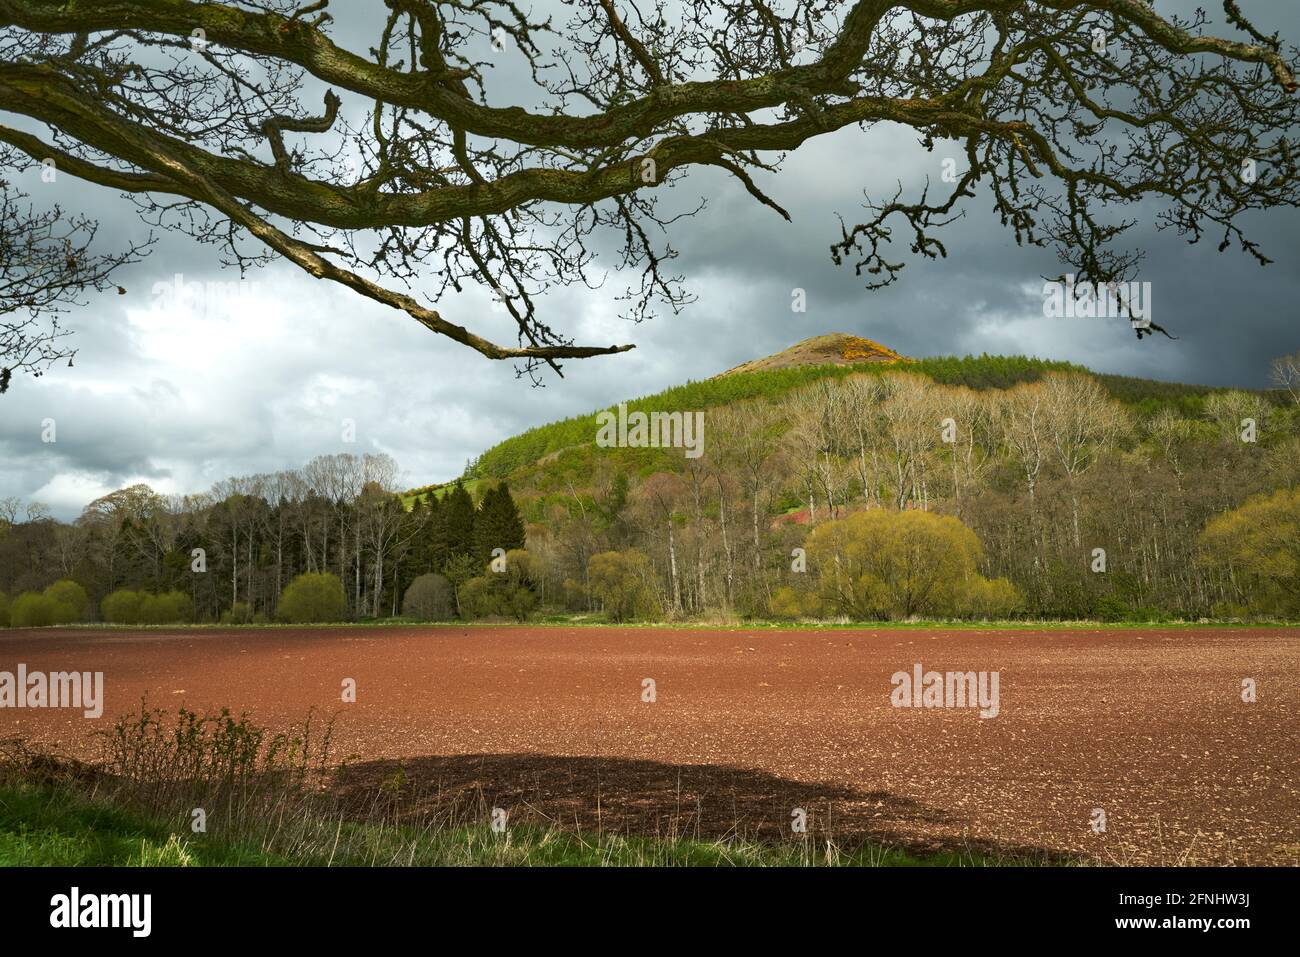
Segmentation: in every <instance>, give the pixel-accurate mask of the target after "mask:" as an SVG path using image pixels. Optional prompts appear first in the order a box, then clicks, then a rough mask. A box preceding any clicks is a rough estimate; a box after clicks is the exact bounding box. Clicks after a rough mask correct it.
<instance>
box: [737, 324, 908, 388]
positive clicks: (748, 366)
mask: <svg viewBox="0 0 1300 957" xmlns="http://www.w3.org/2000/svg"><path fill="white" fill-rule="evenodd" d="M912 361H914V360H912V359H909V358H908V357H907V356H904V355H900V354H899V353H897V352H895V351H894V350H893V349H890V348H889V347H887V346H882V345H881V344H880V343H878V342H873V341H872V340H870V339H863V338H862V337H861V336H851V335H849V334H848V333H846V332H831V333H827V334H825V335H821V336H813V337H812V338H810V339H804V340H803V341H802V342H796V343H795V344H794V345H792V346H791V347H790V348H788V349H782V350H781V351H780V352H777V353H775V354H773V355H770V356H766V357H764V358H762V359H751V360H750V361H749V362H743V363H741V364H740V365H738V366H736V367H735V368H734V369H728V370H727V371H726V372H721V373H719V374H718V375H716V376H714V377H713V378H715V379H721V378H722V377H723V376H729V375H737V374H741V373H745V372H765V371H768V370H771V369H790V368H794V367H796V366H825V365H830V366H851V365H861V364H864V363H886V364H893V363H899V362H912Z"/></svg>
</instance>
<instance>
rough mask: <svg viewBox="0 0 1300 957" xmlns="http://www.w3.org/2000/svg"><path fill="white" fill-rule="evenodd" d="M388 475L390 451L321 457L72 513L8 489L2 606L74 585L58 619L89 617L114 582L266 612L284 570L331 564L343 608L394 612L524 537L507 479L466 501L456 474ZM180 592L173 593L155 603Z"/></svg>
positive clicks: (131, 491) (214, 615)
mask: <svg viewBox="0 0 1300 957" xmlns="http://www.w3.org/2000/svg"><path fill="white" fill-rule="evenodd" d="M397 475H398V468H397V464H396V462H394V460H393V459H392V458H391V457H389V456H387V455H370V454H366V455H352V454H346V453H345V454H337V455H322V456H318V457H316V458H314V459H312V460H311V461H310V462H309V463H308V464H307V465H306V466H305V467H303V468H302V469H293V470H285V471H280V472H275V473H271V474H261V475H251V476H244V477H236V478H230V479H226V480H224V481H221V482H218V483H216V484H215V485H214V486H213V487H212V488H211V489H210V490H209V491H208V492H205V493H202V494H197V495H164V494H160V493H158V492H156V491H154V490H153V489H151V488H149V487H148V486H147V485H133V486H131V487H129V488H124V489H121V490H118V491H115V492H112V493H110V494H108V495H105V496H103V497H101V498H98V499H96V500H95V501H93V502H91V503H90V504H89V505H87V506H86V508H85V509H84V510H83V511H82V513H81V515H80V516H79V517H78V518H77V519H76V520H75V521H73V522H60V521H57V520H55V519H53V518H51V517H50V516H49V514H48V510H47V509H45V508H44V507H42V506H39V505H35V504H33V505H27V506H24V505H23V503H22V502H19V501H17V500H15V499H8V500H5V501H4V502H0V593H4V594H6V595H7V596H8V598H7V600H6V601H5V605H6V607H8V608H9V609H10V611H11V612H12V609H13V607H14V603H15V602H16V601H17V599H19V598H21V597H22V596H23V595H24V594H29V593H30V594H43V591H44V590H45V589H47V588H49V587H50V586H51V585H53V584H54V583H56V582H63V581H67V582H74V583H76V586H77V587H78V588H80V589H81V590H82V591H83V592H84V595H85V602H84V606H83V605H82V603H75V610H76V612H77V614H76V615H75V616H74V617H73V618H71V619H69V618H68V617H67V614H66V613H65V612H63V611H61V612H60V613H59V617H60V618H63V619H64V620H80V619H81V618H82V617H86V616H87V615H89V616H92V617H93V616H96V615H98V612H99V611H100V610H101V609H100V605H101V603H102V602H103V600H104V599H106V598H108V597H110V596H113V595H115V594H117V593H131V594H135V595H138V596H141V597H139V598H137V599H133V598H130V597H129V596H128V597H126V598H123V599H121V600H122V601H124V602H125V603H126V604H127V605H130V604H131V602H133V601H135V602H136V603H137V604H139V603H141V602H143V601H144V599H145V598H149V599H152V600H153V601H154V603H155V605H157V606H158V607H159V608H160V609H161V608H162V607H163V605H166V604H167V602H171V603H172V604H171V605H168V606H167V607H168V609H169V610H170V611H169V613H168V614H169V616H170V617H171V618H173V619H175V618H181V619H194V620H199V621H219V620H221V619H222V618H223V617H225V618H226V619H227V620H231V618H232V617H233V620H236V621H247V620H253V619H254V618H265V619H267V620H274V619H275V618H276V617H277V613H278V612H279V610H280V604H281V600H282V597H283V595H284V593H285V590H286V589H287V587H288V585H289V583H290V582H291V581H293V580H294V579H295V578H297V577H298V576H301V575H321V574H328V575H331V576H334V577H335V578H336V579H337V580H338V581H339V582H340V584H341V586H342V590H343V607H342V615H343V616H344V617H347V618H353V619H362V618H379V617H385V616H391V615H395V614H397V613H398V612H399V611H400V606H401V599H402V595H403V594H404V592H405V590H406V588H407V587H408V586H409V585H410V583H411V582H412V581H413V580H414V579H415V578H416V577H418V576H420V575H422V574H429V573H438V574H445V575H447V576H449V578H451V579H452V580H456V581H464V580H468V579H469V578H471V577H474V574H476V573H477V572H478V571H479V570H481V567H482V566H483V565H485V564H486V563H487V562H488V560H489V559H490V558H491V556H492V551H493V549H496V548H500V549H502V550H503V552H504V551H508V550H511V549H522V548H523V547H524V544H525V542H524V529H523V523H522V521H521V519H520V517H519V512H518V509H517V507H516V505H515V502H514V499H513V497H512V496H511V494H510V491H509V489H508V488H507V487H506V486H505V484H504V483H501V484H487V483H484V485H483V493H482V495H481V496H480V498H479V499H478V500H477V501H476V500H475V499H474V498H473V497H472V496H471V495H470V493H469V492H468V491H467V490H466V488H465V487H464V486H463V485H462V484H459V483H458V484H457V485H455V486H454V487H452V488H451V489H450V490H449V491H448V492H446V493H445V494H443V495H441V496H435V495H426V496H423V497H421V498H417V499H416V500H415V501H414V502H411V501H408V500H404V499H403V496H402V495H401V494H399V492H398V489H397V484H396V480H397ZM177 595H179V596H181V598H182V599H183V601H181V602H180V603H179V604H175V603H176V602H177V600H178V599H176V598H175V597H172V598H169V599H167V602H162V603H161V604H160V603H159V602H160V599H161V598H162V596H177ZM32 600H33V599H28V601H29V602H30V601H32ZM109 605H110V610H115V609H114V607H113V605H114V603H113V602H110V603H109ZM61 607H63V608H65V609H66V607H68V606H67V603H66V602H64V604H63V606H61ZM139 614H141V615H144V618H143V619H142V620H146V621H147V620H149V617H148V615H147V614H145V613H144V612H139ZM157 614H158V615H163V614H164V612H163V611H159V612H158V613H157Z"/></svg>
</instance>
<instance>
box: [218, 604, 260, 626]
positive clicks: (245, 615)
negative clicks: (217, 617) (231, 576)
mask: <svg viewBox="0 0 1300 957" xmlns="http://www.w3.org/2000/svg"><path fill="white" fill-rule="evenodd" d="M252 620H253V606H252V605H250V604H249V603H248V602H246V601H237V602H235V603H234V604H233V605H231V606H230V608H228V609H227V610H226V611H223V612H222V613H221V624H223V625H247V624H249V623H250V622H252Z"/></svg>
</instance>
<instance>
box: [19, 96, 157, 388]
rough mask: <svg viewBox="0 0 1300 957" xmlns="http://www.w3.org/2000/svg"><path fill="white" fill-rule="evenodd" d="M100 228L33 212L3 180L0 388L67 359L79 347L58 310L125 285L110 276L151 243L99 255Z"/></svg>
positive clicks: (57, 213)
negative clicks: (72, 343) (15, 377)
mask: <svg viewBox="0 0 1300 957" xmlns="http://www.w3.org/2000/svg"><path fill="white" fill-rule="evenodd" d="M2 106H3V103H2V102H0V107H2ZM8 152H9V151H6V150H3V149H0V170H3V168H4V167H5V166H6V165H12V164H11V163H6V162H5V160H6V158H7V153H8ZM8 158H12V157H8ZM97 231H98V226H97V224H96V223H94V222H93V221H91V220H89V219H87V218H85V217H83V216H71V217H69V216H65V215H64V213H63V210H61V209H60V208H59V207H57V206H55V207H52V208H50V209H47V210H42V211H38V210H36V209H35V208H34V207H32V206H30V205H28V204H27V203H26V197H25V196H24V195H23V194H21V193H17V192H15V191H14V190H13V189H11V188H10V185H9V184H8V183H7V182H5V181H4V180H3V179H0V394H3V393H5V392H7V391H8V390H9V383H10V381H11V379H12V377H13V375H14V373H15V372H28V373H30V374H31V375H32V376H33V377H38V378H39V377H40V376H42V375H44V374H45V371H46V370H47V369H49V367H50V366H52V365H53V364H54V363H55V362H60V361H62V360H64V359H66V360H67V361H68V365H71V364H72V360H73V357H74V356H76V354H77V350H76V349H74V348H72V347H71V346H70V345H69V343H68V342H67V338H68V336H69V335H70V334H71V331H70V330H69V329H68V328H67V327H65V326H64V325H63V323H62V321H61V319H60V316H61V314H62V313H64V312H65V311H67V310H68V309H69V308H70V307H72V306H76V305H80V304H81V303H82V302H83V301H84V296H85V295H86V294H87V293H89V292H92V291H95V292H102V291H103V290H105V289H108V288H110V287H113V288H116V289H118V291H119V292H124V291H125V290H123V289H122V288H121V287H120V286H116V285H115V284H114V283H113V282H112V281H111V280H110V278H109V277H110V276H111V275H112V274H113V272H114V271H115V270H117V269H118V268H119V267H121V266H124V265H126V264H127V263H130V262H134V261H136V260H138V259H139V258H140V257H141V255H143V253H144V251H145V248H146V246H147V245H148V244H144V245H133V246H130V247H129V248H128V249H127V250H126V251H124V252H116V253H107V254H102V253H97V252H94V251H92V246H93V245H94V242H95V234H96V232H97Z"/></svg>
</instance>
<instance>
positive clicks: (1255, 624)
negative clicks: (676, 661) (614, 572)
mask: <svg viewBox="0 0 1300 957" xmlns="http://www.w3.org/2000/svg"><path fill="white" fill-rule="evenodd" d="M503 626H506V627H525V628H645V629H648V630H649V629H660V630H674V629H683V628H686V629H704V630H709V631H755V630H795V631H827V630H843V629H846V628H855V629H872V630H875V631H909V630H910V631H917V630H935V629H942V630H944V631H989V630H992V631H1078V630H1080V629H1083V630H1094V629H1098V628H1104V629H1107V630H1114V629H1150V628H1170V629H1193V628H1219V629H1222V628H1294V627H1300V622H1297V621H1283V620H1274V619H1261V620H1259V621H1237V620H1231V621H1229V620H1215V619H1210V620H1207V621H1099V620H1096V621H1094V620H1087V619H1072V620H1015V619H1012V620H999V621H966V620H946V619H918V620H915V621H775V620H758V619H754V620H740V621H717V620H712V619H701V620H696V621H692V620H689V619H686V620H682V621H625V622H618V623H615V622H612V621H609V620H608V619H607V618H606V617H605V616H604V615H603V614H600V613H589V614H569V613H548V614H544V615H541V616H540V617H537V618H533V619H530V620H528V621H523V622H520V621H513V620H509V621H507V620H494V621H462V620H460V619H450V620H448V621H415V620H412V619H408V618H380V619H375V620H368V621H333V622H322V623H320V624H300V625H289V624H282V623H279V622H268V623H262V624H247V625H221V624H216V623H211V622H205V623H188V624H178V625H115V624H107V623H103V622H79V623H76V624H68V625H57V626H50V627H52V628H58V629H60V630H69V629H75V630H80V631H125V632H137V631H196V632H203V631H218V630H219V631H228V630H232V629H236V630H239V631H269V632H275V631H283V630H285V629H293V628H313V629H319V628H330V629H355V628H422V627H426V628H500V627H503ZM4 632H5V629H3V628H0V636H3V634H4Z"/></svg>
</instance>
